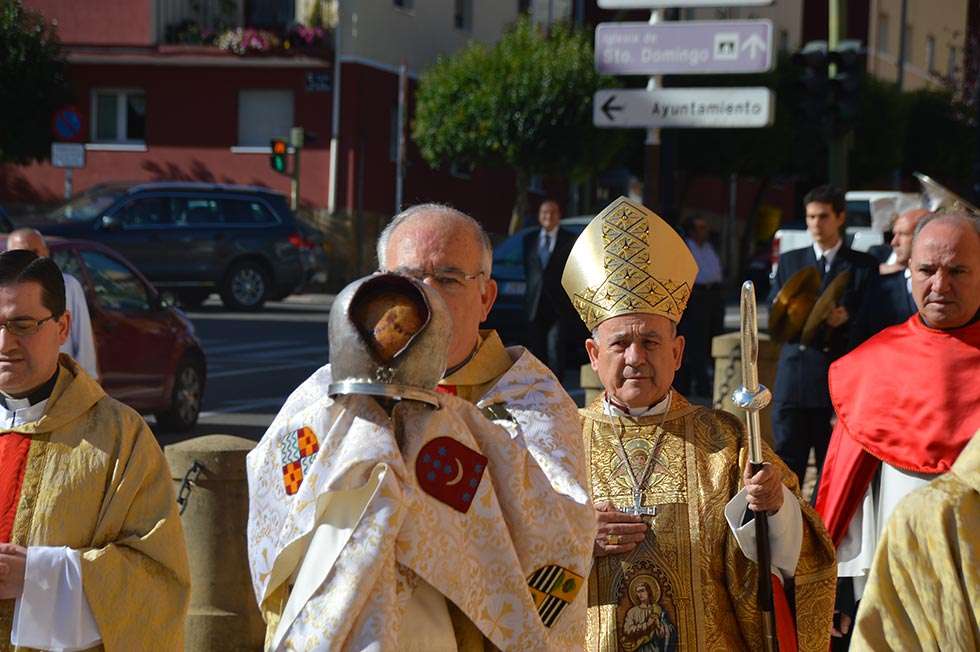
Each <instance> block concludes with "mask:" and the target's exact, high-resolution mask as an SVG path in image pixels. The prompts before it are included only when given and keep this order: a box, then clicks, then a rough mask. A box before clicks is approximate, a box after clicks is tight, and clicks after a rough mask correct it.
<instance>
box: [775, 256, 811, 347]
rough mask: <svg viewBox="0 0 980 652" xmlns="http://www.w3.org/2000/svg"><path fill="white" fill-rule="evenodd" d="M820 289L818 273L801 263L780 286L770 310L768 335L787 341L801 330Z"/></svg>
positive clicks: (777, 339)
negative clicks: (797, 269) (798, 269)
mask: <svg viewBox="0 0 980 652" xmlns="http://www.w3.org/2000/svg"><path fill="white" fill-rule="evenodd" d="M819 293H820V273H819V272H818V271H817V268H816V267H804V268H803V269H801V270H800V271H798V272H796V273H795V274H793V275H792V276H791V277H790V278H789V280H788V281H786V284H785V285H783V287H782V288H780V290H779V294H777V295H776V299H775V300H774V301H773V302H772V308H771V309H770V310H769V335H770V336H771V337H772V339H773V340H775V341H777V342H788V341H789V340H791V339H793V338H795V337H796V336H797V335H799V334H800V331H801V330H802V329H803V324H804V323H805V322H806V318H807V316H808V315H809V314H810V311H811V310H812V309H813V305H814V304H815V303H816V301H817V295H818V294H819Z"/></svg>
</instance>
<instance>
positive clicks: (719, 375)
mask: <svg viewBox="0 0 980 652" xmlns="http://www.w3.org/2000/svg"><path fill="white" fill-rule="evenodd" d="M711 356H712V357H713V358H714V359H715V395H714V399H713V400H714V407H715V408H718V409H721V410H724V411H726V412H731V413H732V414H734V415H736V416H738V418H739V419H741V420H742V421H743V422H744V421H745V410H742V409H740V408H737V407H735V404H734V403H732V392H734V391H735V390H736V389H738V388H739V387H741V386H742V342H741V335H740V334H739V333H738V332H735V333H725V334H724V335H716V336H715V337H714V338H713V339H712V340H711ZM778 361H779V345H778V344H776V343H775V342H773V341H771V340H770V339H769V335H767V334H765V333H759V382H760V383H762V384H763V385H765V386H766V387H768V388H769V389H770V390H772V388H773V384H774V383H775V382H776V363H777V362H778ZM759 422H760V424H761V425H762V438H763V439H764V440H765V441H766V443H767V444H769V446H772V445H773V440H772V404H771V403H770V405H769V406H768V407H767V408H765V409H764V410H762V411H761V412H759Z"/></svg>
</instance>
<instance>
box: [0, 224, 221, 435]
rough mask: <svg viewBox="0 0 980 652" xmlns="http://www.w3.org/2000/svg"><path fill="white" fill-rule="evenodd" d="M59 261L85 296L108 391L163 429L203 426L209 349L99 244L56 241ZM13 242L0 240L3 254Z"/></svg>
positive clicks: (116, 256)
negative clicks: (206, 351) (150, 416)
mask: <svg viewBox="0 0 980 652" xmlns="http://www.w3.org/2000/svg"><path fill="white" fill-rule="evenodd" d="M47 240H48V246H49V247H50V249H51V258H52V259H54V261H55V262H56V263H58V266H59V267H61V269H62V271H64V272H67V273H69V274H71V275H72V276H74V277H75V278H77V279H78V280H79V281H80V282H81V284H82V287H83V288H84V289H85V298H86V301H87V303H88V310H89V316H90V318H91V320H92V331H93V334H94V336H95V348H96V357H97V359H98V363H99V374H100V375H101V381H102V387H103V388H104V389H105V390H106V393H108V394H109V395H110V396H112V397H113V398H115V399H118V400H120V401H122V402H123V403H125V404H127V405H129V406H130V407H132V408H133V409H135V410H138V411H140V412H142V413H145V414H154V415H155V416H156V419H157V423H159V424H160V425H161V426H162V427H163V428H166V429H168V430H174V431H186V430H190V429H191V428H193V427H194V424H195V423H197V417H198V414H199V413H200V411H201V399H202V397H203V396H204V385H205V380H206V378H207V358H206V356H205V354H204V347H202V346H201V343H200V341H198V339H197V337H196V336H195V335H194V326H193V325H192V324H191V322H190V320H189V319H188V318H187V316H186V315H184V314H183V312H181V311H180V310H177V309H176V308H173V307H172V306H169V305H167V304H166V303H165V302H164V301H162V300H161V296H160V294H159V293H158V292H157V291H156V289H155V288H154V287H153V285H151V284H150V282H149V281H147V280H146V278H145V277H144V276H143V275H142V274H140V273H139V272H138V271H137V270H136V269H135V268H134V267H133V266H132V265H131V264H130V263H129V262H128V261H127V260H126V259H125V258H124V257H122V256H120V255H119V254H118V253H116V252H115V251H112V250H111V249H109V248H108V247H105V246H103V245H100V244H98V243H95V242H85V241H82V240H66V239H63V238H48V239H47ZM6 248H7V238H6V236H2V237H0V250H6Z"/></svg>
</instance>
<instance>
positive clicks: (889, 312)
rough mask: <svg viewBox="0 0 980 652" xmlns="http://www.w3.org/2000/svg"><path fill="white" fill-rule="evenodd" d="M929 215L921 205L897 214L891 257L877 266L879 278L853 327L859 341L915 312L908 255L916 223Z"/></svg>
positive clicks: (910, 252)
mask: <svg viewBox="0 0 980 652" xmlns="http://www.w3.org/2000/svg"><path fill="white" fill-rule="evenodd" d="M928 214H929V211H928V210H926V209H924V208H913V209H912V210H908V211H905V212H904V213H902V214H901V215H899V216H898V218H897V219H896V220H895V223H894V224H893V225H892V241H891V249H892V257H891V258H890V259H889V260H887V261H885V262H883V263H882V264H881V265H880V266H879V267H878V277H877V278H876V279H875V281H874V283H873V284H872V285H871V287H870V288H869V289H868V292H867V294H866V296H865V301H864V305H863V306H862V307H861V313H860V314H859V315H858V319H857V326H856V329H857V335H858V339H859V340H862V341H863V340H865V339H867V338H869V337H871V336H872V335H874V334H875V333H878V332H879V331H882V330H884V329H886V328H888V327H889V326H894V325H895V324H901V323H902V322H903V321H905V320H906V319H908V318H909V317H911V316H912V315H913V314H914V313H915V312H916V307H915V301H914V300H913V299H912V272H911V270H909V258H910V257H911V255H912V236H913V234H914V233H915V226H916V224H918V223H919V220H921V219H922V218H923V217H925V216H926V215H928Z"/></svg>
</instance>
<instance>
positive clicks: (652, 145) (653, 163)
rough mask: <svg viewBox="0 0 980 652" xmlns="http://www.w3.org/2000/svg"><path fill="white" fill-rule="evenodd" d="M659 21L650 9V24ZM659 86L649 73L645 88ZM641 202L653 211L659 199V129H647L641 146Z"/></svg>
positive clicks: (657, 76) (657, 15)
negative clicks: (642, 176) (643, 177)
mask: <svg viewBox="0 0 980 652" xmlns="http://www.w3.org/2000/svg"><path fill="white" fill-rule="evenodd" d="M659 22H660V11H659V10H657V9H651V10H650V24H651V25H656V24H657V23H659ZM659 86H660V75H651V76H650V77H649V79H647V90H648V91H654V90H657V88H658V87H659ZM643 171H644V174H645V176H646V178H645V179H644V180H643V203H644V205H646V206H648V207H649V208H651V209H653V210H654V211H656V210H657V204H658V202H659V201H660V199H661V193H660V129H659V128H657V127H653V128H651V129H647V138H646V141H645V142H644V146H643Z"/></svg>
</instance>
